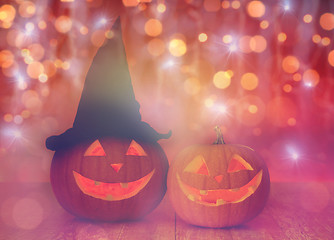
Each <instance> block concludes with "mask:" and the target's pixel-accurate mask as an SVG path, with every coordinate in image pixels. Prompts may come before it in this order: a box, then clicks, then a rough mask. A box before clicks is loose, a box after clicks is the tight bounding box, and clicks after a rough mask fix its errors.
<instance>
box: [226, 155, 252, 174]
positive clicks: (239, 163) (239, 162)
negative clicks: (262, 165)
mask: <svg viewBox="0 0 334 240" xmlns="http://www.w3.org/2000/svg"><path fill="white" fill-rule="evenodd" d="M241 170H254V169H253V168H252V166H251V165H250V164H249V163H248V162H246V161H245V159H243V158H242V157H241V156H239V155H237V154H234V155H233V157H232V159H231V161H230V164H229V166H228V169H227V172H228V173H233V172H239V171H241Z"/></svg>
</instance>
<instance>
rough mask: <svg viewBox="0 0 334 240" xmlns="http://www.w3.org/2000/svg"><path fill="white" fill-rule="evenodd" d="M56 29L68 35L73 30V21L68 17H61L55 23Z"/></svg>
mask: <svg viewBox="0 0 334 240" xmlns="http://www.w3.org/2000/svg"><path fill="white" fill-rule="evenodd" d="M55 28H56V29H57V31H58V32H60V33H66V32H68V31H70V30H71V28H72V19H71V18H70V17H68V16H60V17H58V18H57V19H56V21H55Z"/></svg>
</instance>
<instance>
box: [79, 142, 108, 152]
mask: <svg viewBox="0 0 334 240" xmlns="http://www.w3.org/2000/svg"><path fill="white" fill-rule="evenodd" d="M84 156H106V153H105V152H104V150H103V147H102V146H101V143H100V141H99V140H95V141H94V142H93V143H92V144H91V145H90V146H89V147H88V148H87V150H86V152H85V154H84Z"/></svg>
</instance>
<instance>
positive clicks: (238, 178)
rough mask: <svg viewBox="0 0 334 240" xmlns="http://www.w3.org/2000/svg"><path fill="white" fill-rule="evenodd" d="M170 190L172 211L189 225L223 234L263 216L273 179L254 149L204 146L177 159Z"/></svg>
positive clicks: (193, 149) (169, 174)
mask: <svg viewBox="0 0 334 240" xmlns="http://www.w3.org/2000/svg"><path fill="white" fill-rule="evenodd" d="M232 159H233V162H234V163H233V164H232ZM201 162H204V163H201ZM200 163H201V164H202V166H199V164H200ZM239 163H242V164H243V165H242V164H239ZM238 164H239V165H240V166H242V167H240V166H239V167H240V169H238ZM232 165H234V166H232ZM231 166H232V167H231ZM167 187H168V195H169V197H170V200H171V202H172V205H173V206H174V209H175V211H176V213H177V214H178V216H179V217H180V218H182V219H183V220H184V221H186V222H188V223H190V224H193V225H197V226H203V227H213V228H222V227H229V226H235V225H239V224H242V223H245V222H247V221H249V220H251V219H252V218H254V217H255V216H257V215H258V214H259V213H260V212H261V211H262V209H263V208H264V206H265V203H266V201H267V199H268V195H269V190H270V178H269V172H268V168H267V166H266V164H265V162H264V161H263V160H262V159H261V157H260V156H259V155H258V154H256V153H255V152H254V150H252V149H251V148H249V147H246V146H242V145H232V144H214V145H199V146H191V147H188V148H186V149H184V150H183V151H181V153H179V154H178V155H177V157H176V159H175V160H174V161H173V162H172V163H171V166H170V170H169V173H168V180H167ZM252 190H253V193H252Z"/></svg>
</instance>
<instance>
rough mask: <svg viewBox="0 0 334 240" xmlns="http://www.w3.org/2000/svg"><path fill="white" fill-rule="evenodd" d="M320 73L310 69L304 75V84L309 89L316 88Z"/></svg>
mask: <svg viewBox="0 0 334 240" xmlns="http://www.w3.org/2000/svg"><path fill="white" fill-rule="evenodd" d="M319 80H320V76H319V73H318V72H317V71H316V70H314V69H308V70H306V71H305V72H304V73H303V82H304V84H305V85H306V86H308V87H314V86H316V85H317V84H318V83H319Z"/></svg>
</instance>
